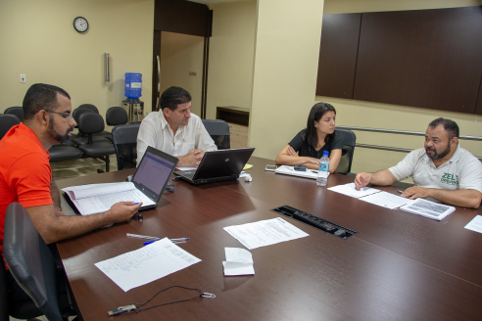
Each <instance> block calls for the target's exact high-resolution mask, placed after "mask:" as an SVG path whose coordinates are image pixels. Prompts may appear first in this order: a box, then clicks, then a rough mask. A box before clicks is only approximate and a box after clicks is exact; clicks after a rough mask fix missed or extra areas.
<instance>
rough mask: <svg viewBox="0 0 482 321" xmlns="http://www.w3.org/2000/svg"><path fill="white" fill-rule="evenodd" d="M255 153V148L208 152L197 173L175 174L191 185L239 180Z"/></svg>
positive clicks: (183, 172) (176, 172)
mask: <svg viewBox="0 0 482 321" xmlns="http://www.w3.org/2000/svg"><path fill="white" fill-rule="evenodd" d="M253 151H254V148H239V149H221V150H213V151H207V152H205V153H204V157H203V159H202V160H201V163H200V164H199V167H198V168H197V169H196V171H175V172H174V174H175V175H178V176H181V178H182V179H184V180H185V181H187V182H189V183H191V184H204V183H211V182H218V181H226V180H233V179H237V178H238V177H239V174H240V173H241V170H242V169H243V167H244V165H246V163H247V162H248V159H249V158H250V157H251V155H252V154H253Z"/></svg>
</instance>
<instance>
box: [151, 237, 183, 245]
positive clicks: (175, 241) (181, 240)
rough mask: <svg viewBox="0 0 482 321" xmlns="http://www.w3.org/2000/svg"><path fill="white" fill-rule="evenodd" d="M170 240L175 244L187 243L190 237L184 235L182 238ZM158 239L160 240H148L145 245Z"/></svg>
mask: <svg viewBox="0 0 482 321" xmlns="http://www.w3.org/2000/svg"><path fill="white" fill-rule="evenodd" d="M169 240H170V241H171V242H172V243H174V244H179V243H186V242H187V241H188V240H189V237H183V238H180V239H169ZM156 241H158V240H153V241H147V242H144V245H149V244H152V243H154V242H156Z"/></svg>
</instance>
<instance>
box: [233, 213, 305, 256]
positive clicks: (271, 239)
mask: <svg viewBox="0 0 482 321" xmlns="http://www.w3.org/2000/svg"><path fill="white" fill-rule="evenodd" d="M224 230H225V231H226V232H228V233H229V234H231V236H232V237H234V238H235V239H237V240H238V241H239V242H240V243H241V244H243V245H244V246H246V247H247V248H248V249H249V250H252V249H257V248H258V247H263V246H268V245H273V244H277V243H281V242H287V241H291V240H295V239H299V238H302V237H306V236H309V235H308V234H307V233H305V232H303V231H302V230H300V229H299V228H297V227H296V226H294V225H293V224H290V223H288V222H286V221H285V220H284V219H282V218H281V217H277V218H273V219H270V220H263V221H258V222H253V223H246V224H242V225H232V226H227V227H225V228H224Z"/></svg>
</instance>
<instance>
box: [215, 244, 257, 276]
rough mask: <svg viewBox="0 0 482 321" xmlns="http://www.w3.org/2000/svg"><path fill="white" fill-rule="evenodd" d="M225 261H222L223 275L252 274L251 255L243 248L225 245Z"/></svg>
mask: <svg viewBox="0 0 482 321" xmlns="http://www.w3.org/2000/svg"><path fill="white" fill-rule="evenodd" d="M224 253H225V254H226V261H223V267H224V275H226V276H235V275H253V274H254V267H253V263H254V262H253V255H252V254H251V253H250V252H249V251H248V250H245V249H241V248H237V247H225V248H224Z"/></svg>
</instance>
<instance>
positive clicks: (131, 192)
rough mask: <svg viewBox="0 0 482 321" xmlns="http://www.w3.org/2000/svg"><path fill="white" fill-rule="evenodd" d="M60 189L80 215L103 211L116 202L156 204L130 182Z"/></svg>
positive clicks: (144, 205) (143, 204) (144, 204)
mask: <svg viewBox="0 0 482 321" xmlns="http://www.w3.org/2000/svg"><path fill="white" fill-rule="evenodd" d="M62 191H64V192H65V193H66V194H67V196H68V197H69V198H70V200H71V201H72V203H74V205H75V207H76V208H77V210H78V211H79V212H80V214H82V215H91V214H96V213H102V212H105V211H107V210H109V209H110V208H111V206H112V205H114V204H115V203H117V202H142V207H146V206H152V205H155V204H156V203H154V202H153V201H152V200H151V199H150V198H149V197H147V196H146V195H145V194H144V193H142V192H141V191H140V190H138V189H137V188H136V186H135V185H134V183H131V182H121V183H106V184H88V185H80V186H72V187H66V188H63V189H62Z"/></svg>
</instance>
